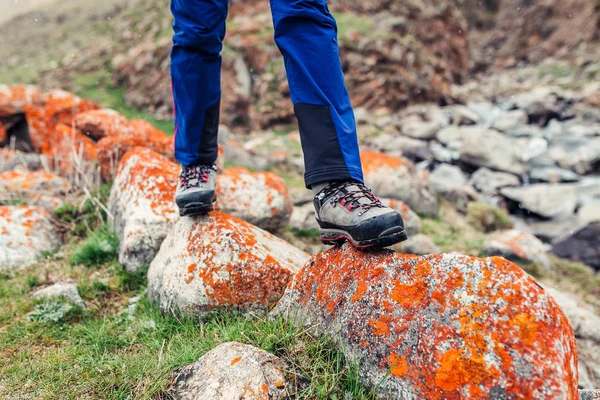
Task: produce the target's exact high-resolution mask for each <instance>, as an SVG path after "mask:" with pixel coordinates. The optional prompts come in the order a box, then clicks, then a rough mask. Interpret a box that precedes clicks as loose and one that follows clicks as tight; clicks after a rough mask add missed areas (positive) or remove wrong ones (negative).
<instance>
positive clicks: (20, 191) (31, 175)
mask: <svg viewBox="0 0 600 400" xmlns="http://www.w3.org/2000/svg"><path fill="white" fill-rule="evenodd" d="M70 189H71V185H70V184H69V182H67V181H66V180H65V179H64V178H62V177H60V176H57V175H54V174H51V173H48V172H45V171H42V170H38V171H26V170H17V171H5V172H1V173H0V193H2V197H4V196H7V197H9V198H22V197H25V196H27V195H32V194H40V195H41V194H53V195H60V194H65V193H67V192H68V191H69V190H70Z"/></svg>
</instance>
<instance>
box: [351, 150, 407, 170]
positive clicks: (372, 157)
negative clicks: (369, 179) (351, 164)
mask: <svg viewBox="0 0 600 400" xmlns="http://www.w3.org/2000/svg"><path fill="white" fill-rule="evenodd" d="M360 159H361V162H362V166H363V169H364V172H365V173H368V172H372V171H376V170H378V169H380V168H400V167H402V166H404V165H405V162H404V160H403V159H401V158H398V157H392V156H388V155H387V154H384V153H378V152H375V151H363V152H361V153H360Z"/></svg>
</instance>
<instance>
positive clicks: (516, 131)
mask: <svg viewBox="0 0 600 400" xmlns="http://www.w3.org/2000/svg"><path fill="white" fill-rule="evenodd" d="M552 121H554V120H552ZM504 133H505V134H507V135H510V136H512V137H517V138H534V137H539V138H545V137H546V131H545V130H544V129H542V128H540V127H539V126H537V125H519V126H515V127H514V128H511V129H507V130H505V131H504Z"/></svg>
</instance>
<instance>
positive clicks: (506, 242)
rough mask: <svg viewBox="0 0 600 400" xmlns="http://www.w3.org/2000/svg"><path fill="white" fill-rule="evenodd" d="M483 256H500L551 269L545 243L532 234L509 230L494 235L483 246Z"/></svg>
mask: <svg viewBox="0 0 600 400" xmlns="http://www.w3.org/2000/svg"><path fill="white" fill-rule="evenodd" d="M483 254H485V255H487V256H493V255H500V256H502V257H506V258H507V259H509V260H511V261H525V262H532V263H536V264H540V265H541V266H543V267H546V268H550V258H548V255H547V254H546V247H545V246H544V243H542V241H541V240H540V239H538V238H536V237H535V236H533V235H532V234H530V233H526V232H521V231H518V230H516V229H508V230H504V231H499V232H496V233H494V234H493V235H492V236H491V237H489V238H488V239H487V240H486V242H485V243H484V244H483Z"/></svg>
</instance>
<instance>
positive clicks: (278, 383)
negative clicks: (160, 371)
mask: <svg viewBox="0 0 600 400" xmlns="http://www.w3.org/2000/svg"><path fill="white" fill-rule="evenodd" d="M289 371H290V369H289V366H287V365H286V363H285V362H284V361H283V360H281V359H280V358H278V357H276V356H274V355H273V354H270V353H267V352H266V351H264V350H261V349H258V348H256V347H253V346H249V345H247V344H242V343H236V342H228V343H223V344H221V345H219V346H217V347H215V348H214V349H212V350H211V351H209V352H208V353H206V354H205V355H203V356H202V357H201V358H200V359H199V360H198V362H196V363H194V364H192V365H188V366H185V367H183V368H181V369H180V370H179V371H178V373H177V376H176V377H175V383H174V385H173V390H172V394H173V396H174V397H175V399H179V400H198V399H212V400H233V399H245V400H279V399H280V400H283V399H289V398H290V397H289V395H290V386H293V384H292V385H290V382H289V381H290V380H291V379H293V378H292V377H291V376H290V375H291V374H290V373H289Z"/></svg>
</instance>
